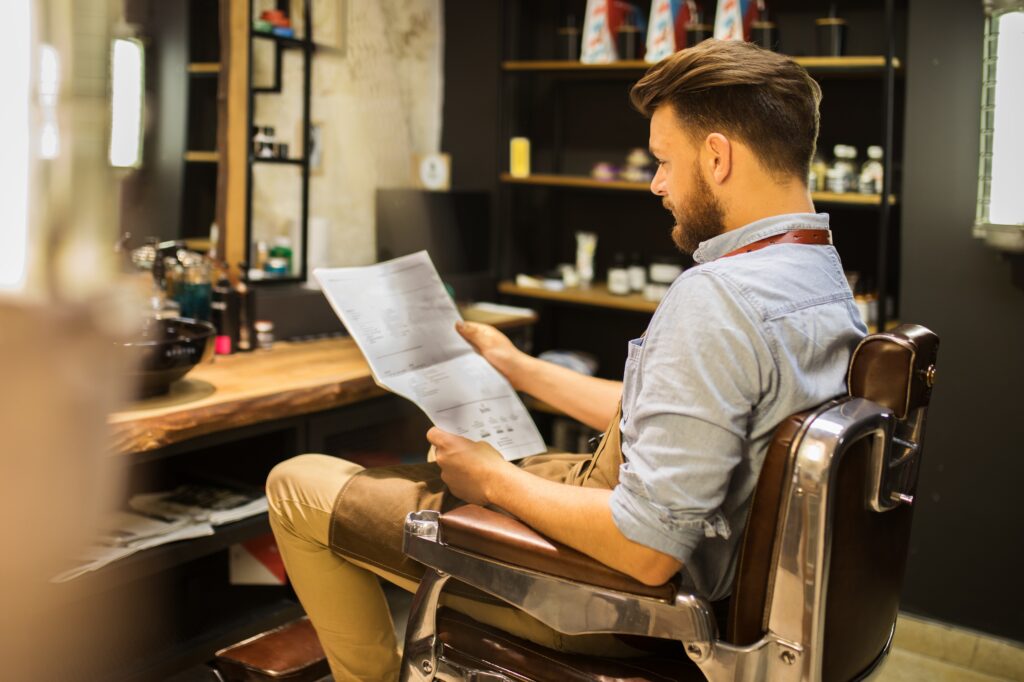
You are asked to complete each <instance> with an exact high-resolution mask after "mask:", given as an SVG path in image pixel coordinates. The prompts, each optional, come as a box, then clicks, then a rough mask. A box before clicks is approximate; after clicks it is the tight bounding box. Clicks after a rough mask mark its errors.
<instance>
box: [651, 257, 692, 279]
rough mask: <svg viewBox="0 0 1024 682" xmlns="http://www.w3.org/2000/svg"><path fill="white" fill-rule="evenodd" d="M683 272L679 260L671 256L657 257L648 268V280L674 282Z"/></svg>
mask: <svg viewBox="0 0 1024 682" xmlns="http://www.w3.org/2000/svg"><path fill="white" fill-rule="evenodd" d="M682 273H683V266H682V265H680V264H679V261H677V260H674V259H670V258H655V259H654V260H652V261H651V265H650V267H648V268H647V280H648V281H649V282H651V283H652V284H665V285H668V284H672V282H674V281H676V277H678V276H679V275H681V274H682Z"/></svg>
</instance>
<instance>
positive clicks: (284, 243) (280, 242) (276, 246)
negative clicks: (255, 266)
mask: <svg viewBox="0 0 1024 682" xmlns="http://www.w3.org/2000/svg"><path fill="white" fill-rule="evenodd" d="M292 254H293V252H292V240H291V239H289V238H288V237H283V236H282V237H274V242H273V245H272V246H271V247H270V260H273V259H275V258H280V259H283V260H284V261H285V272H284V273H282V274H288V273H290V272H291V271H292ZM264 269H266V268H264Z"/></svg>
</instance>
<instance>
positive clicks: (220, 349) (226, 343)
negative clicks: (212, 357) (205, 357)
mask: <svg viewBox="0 0 1024 682" xmlns="http://www.w3.org/2000/svg"><path fill="white" fill-rule="evenodd" d="M210 313H211V322H213V326H214V327H216V329H217V336H216V337H215V339H214V351H215V352H216V353H217V355H230V354H231V353H233V352H234V351H235V347H236V344H237V342H238V293H237V292H236V291H235V290H234V288H233V287H232V286H231V282H230V281H228V278H227V277H226V276H222V277H221V278H220V279H218V280H217V283H216V284H215V285H214V286H213V298H212V300H211V301H210Z"/></svg>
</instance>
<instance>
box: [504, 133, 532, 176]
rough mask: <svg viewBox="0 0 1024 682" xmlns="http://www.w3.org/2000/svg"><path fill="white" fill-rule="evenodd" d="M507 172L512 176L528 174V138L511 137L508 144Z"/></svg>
mask: <svg viewBox="0 0 1024 682" xmlns="http://www.w3.org/2000/svg"><path fill="white" fill-rule="evenodd" d="M508 158H509V168H508V172H509V175H511V176H512V177H514V178H526V177H529V175H530V138H528V137H513V138H512V139H511V140H510V141H509V146H508Z"/></svg>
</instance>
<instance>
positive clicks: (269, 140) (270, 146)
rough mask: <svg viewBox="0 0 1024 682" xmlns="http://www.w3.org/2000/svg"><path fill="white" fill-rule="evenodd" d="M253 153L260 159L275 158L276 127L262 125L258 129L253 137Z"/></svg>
mask: <svg viewBox="0 0 1024 682" xmlns="http://www.w3.org/2000/svg"><path fill="white" fill-rule="evenodd" d="M252 153H253V156H255V157H256V158H258V159H272V158H274V129H273V128H272V127H270V126H262V127H259V128H257V129H256V133H255V134H254V135H253V138H252Z"/></svg>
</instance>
